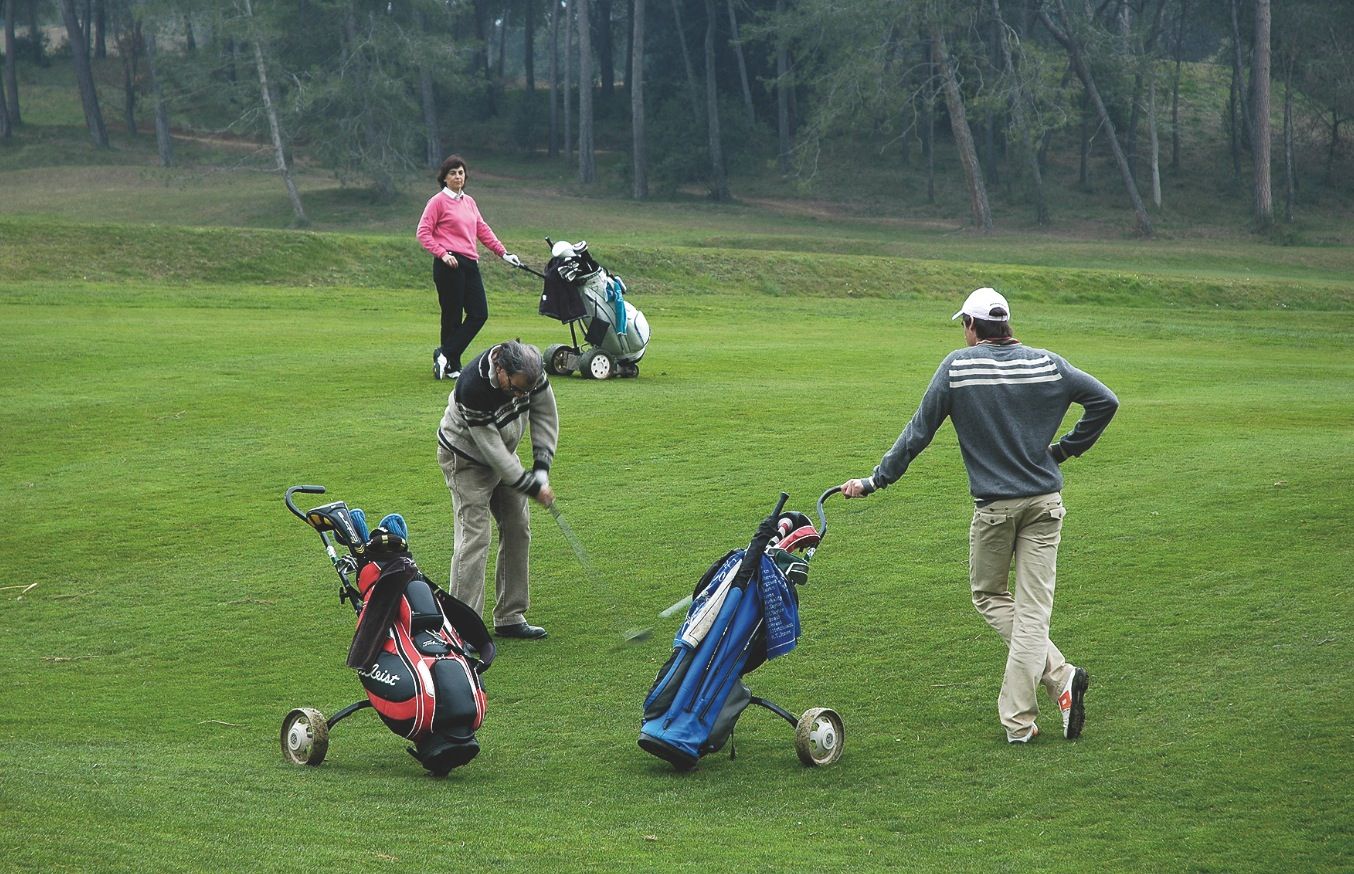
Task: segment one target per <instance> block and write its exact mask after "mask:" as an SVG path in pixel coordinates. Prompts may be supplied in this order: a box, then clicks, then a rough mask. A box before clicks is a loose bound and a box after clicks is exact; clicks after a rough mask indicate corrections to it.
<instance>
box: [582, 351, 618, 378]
mask: <svg viewBox="0 0 1354 874" xmlns="http://www.w3.org/2000/svg"><path fill="white" fill-rule="evenodd" d="M615 371H616V363H615V362H614V361H612V360H611V356H610V355H608V354H607V353H606V352H605V351H604V350H602V349H594V350H592V351H591V352H589V353H588V354H587V355H585V356H583V361H582V362H580V364H579V367H578V372H579V373H581V374H583V375H584V376H587V377H591V378H593V379H606V378H607V377H609V376H611V375H612V374H613V373H615Z"/></svg>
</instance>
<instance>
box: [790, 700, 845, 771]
mask: <svg viewBox="0 0 1354 874" xmlns="http://www.w3.org/2000/svg"><path fill="white" fill-rule="evenodd" d="M844 739H845V733H844V731H843V729H842V718H841V717H840V716H839V715H837V711H835V710H830V709H828V708H826V707H814V708H812V709H809V710H806V711H804V715H803V716H801V717H799V723H798V724H797V725H795V752H797V753H798V754H799V761H801V762H803V763H804V764H806V765H808V766H809V767H811V768H812V767H820V766H822V765H830V764H832V763H833V762H835V761H837V760H838V759H840V758H841V757H842V741H843V740H844Z"/></svg>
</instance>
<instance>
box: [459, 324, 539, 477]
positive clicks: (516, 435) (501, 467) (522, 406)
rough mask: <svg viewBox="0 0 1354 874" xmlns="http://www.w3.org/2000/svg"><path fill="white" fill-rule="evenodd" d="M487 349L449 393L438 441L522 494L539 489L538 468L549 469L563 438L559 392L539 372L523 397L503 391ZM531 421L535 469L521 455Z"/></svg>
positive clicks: (464, 372)
mask: <svg viewBox="0 0 1354 874" xmlns="http://www.w3.org/2000/svg"><path fill="white" fill-rule="evenodd" d="M497 348H498V347H497V346H495V347H493V348H491V349H488V350H486V351H484V352H482V353H480V355H479V356H477V357H476V358H475V360H474V361H471V362H470V363H469V364H468V365H466V367H465V369H464V370H462V371H461V375H460V377H459V378H458V379H457V380H456V389H455V391H453V392H452V393H451V394H450V395H448V396H447V409H446V412H445V413H443V414H442V421H441V423H440V424H439V425H438V428H437V442H438V443H439V444H441V446H442V448H443V449H446V450H447V451H448V452H454V453H456V454H457V455H459V456H461V457H462V458H468V459H470V460H471V461H475V462H478V463H480V464H484V465H487V466H489V467H491V468H493V469H494V472H495V473H497V474H498V478H499V479H500V480H502V481H503V482H505V483H507V484H508V485H509V486H511V487H512V488H514V489H517V490H518V491H519V492H525V493H526V494H528V495H533V496H534V495H535V494H536V493H537V492H539V491H540V490H541V479H540V477H538V476H536V475H535V473H536V471H542V472H545V473H548V472H549V470H550V463H551V462H552V461H553V460H554V458H555V443H556V441H557V440H558V438H559V412H558V410H557V409H556V408H555V392H554V391H553V390H552V389H551V388H550V382H549V380H547V379H546V378H545V375H544V374H542V375H541V379H540V382H538V383H536V385H535V387H533V388H532V389H531V393H530V394H528V395H527V396H526V397H524V398H519V397H515V396H513V394H512V393H511V392H506V391H502V390H500V389H499V388H498V387H497V386H495V385H494V382H493V361H492V353H493V351H494V349H497ZM528 422H530V424H531V456H532V469H531V470H527V469H526V468H525V467H523V466H522V462H521V460H520V459H518V457H517V444H518V443H520V442H521V440H522V435H523V433H525V431H526V425H527V423H528Z"/></svg>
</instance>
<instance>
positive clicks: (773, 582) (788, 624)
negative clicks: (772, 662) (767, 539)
mask: <svg viewBox="0 0 1354 874" xmlns="http://www.w3.org/2000/svg"><path fill="white" fill-rule="evenodd" d="M761 571H762V572H761V574H760V575H759V579H758V581H757V592H758V594H759V595H760V596H761V599H762V622H763V623H765V628H766V657H767V658H768V659H773V658H775V657H776V656H782V655H785V654H786V653H787V652H789V651H790V650H792V649H794V648H795V644H796V643H797V642H798V641H799V606H798V605H797V604H795V600H794V598H793V597H792V596H791V595H790V586H789V584H788V583H786V581H785V576H784V574H782V573H781V572H780V568H778V567H776V563H775V562H774V561H772V560H771V557H770V556H769V555H763V556H762V568H761Z"/></svg>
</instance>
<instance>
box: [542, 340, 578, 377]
mask: <svg viewBox="0 0 1354 874" xmlns="http://www.w3.org/2000/svg"><path fill="white" fill-rule="evenodd" d="M572 352H573V349H572V348H570V347H569V346H566V345H564V344H563V343H555V344H553V345H550V346H547V347H545V356H544V357H545V372H546V373H549V374H551V375H553V376H563V375H565V374H567V373H568V372H569V355H570V353H572Z"/></svg>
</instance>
